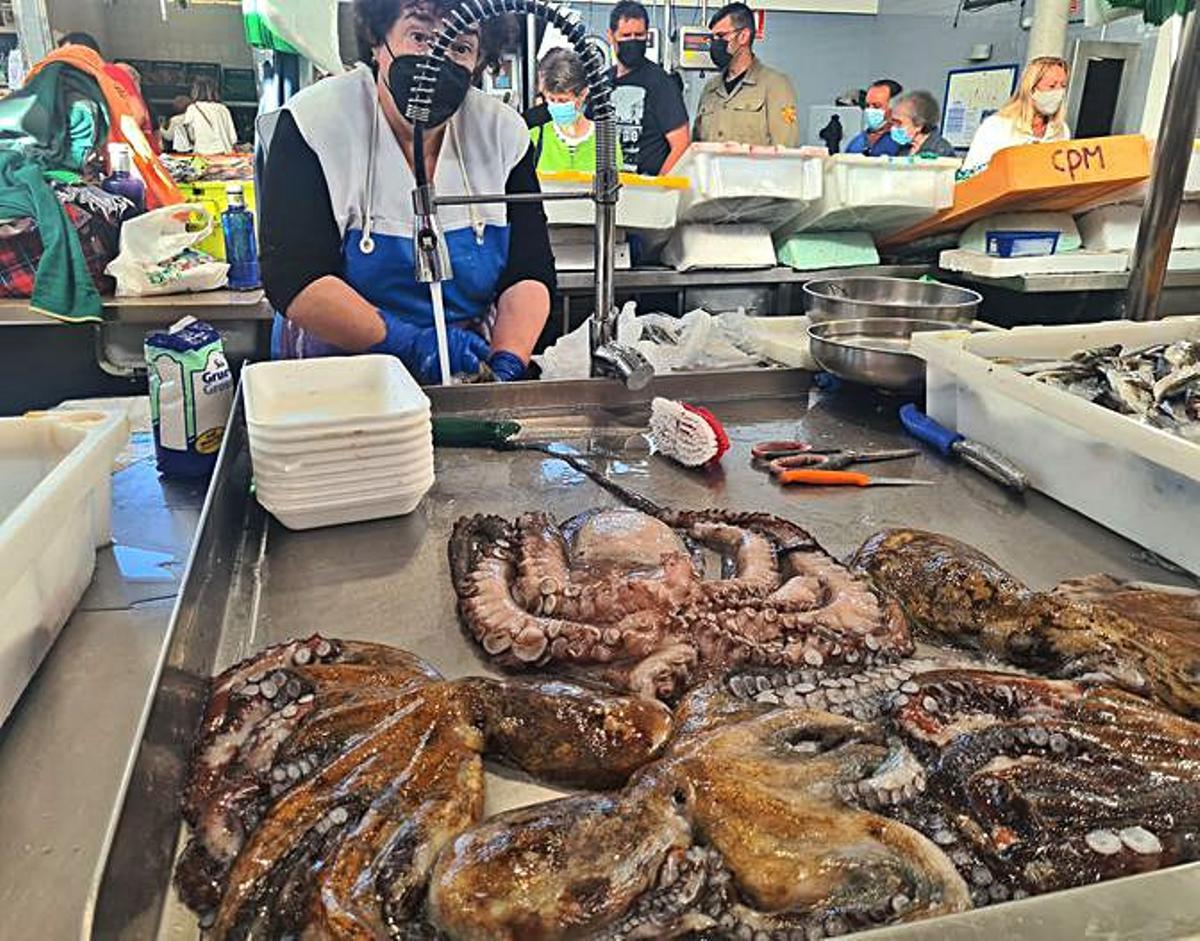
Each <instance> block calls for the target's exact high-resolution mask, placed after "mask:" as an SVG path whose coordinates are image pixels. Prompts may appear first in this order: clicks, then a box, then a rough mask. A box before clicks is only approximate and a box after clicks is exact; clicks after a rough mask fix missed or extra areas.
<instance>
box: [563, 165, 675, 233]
mask: <svg viewBox="0 0 1200 941" xmlns="http://www.w3.org/2000/svg"><path fill="white" fill-rule="evenodd" d="M541 186H542V192H543V193H590V192H591V186H590V185H589V184H587V183H583V182H563V181H561V180H555V179H546V178H542V180H541ZM682 192H683V190H682V189H680V188H679V187H677V186H665V185H656V184H655V183H654V182H653V181H652V180H651V179H647V180H646V181H645V182H643V181H642V180H640V179H639V180H638V181H637V182H636V183H635V182H629V181H623V182H622V184H621V192H620V195H619V196H618V197H617V225H618V226H620V227H621V228H625V229H643V230H649V231H661V230H666V229H673V228H675V217H676V213H677V212H678V211H679V196H680V194H681V193H682ZM542 205H543V206H544V207H545V209H546V221H547V222H548V223H550V225H552V226H565V225H577V226H594V225H595V222H596V205H595V203H593V202H592V201H591V200H590V199H573V200H570V201H569V202H557V201H554V200H551V201H548V202H545V203H543V204H542Z"/></svg>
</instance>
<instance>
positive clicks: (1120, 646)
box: [852, 530, 1200, 717]
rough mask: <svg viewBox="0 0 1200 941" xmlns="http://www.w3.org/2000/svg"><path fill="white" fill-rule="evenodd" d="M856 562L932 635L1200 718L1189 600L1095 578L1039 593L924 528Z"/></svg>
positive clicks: (1196, 633)
mask: <svg viewBox="0 0 1200 941" xmlns="http://www.w3.org/2000/svg"><path fill="white" fill-rule="evenodd" d="M852 565H853V567H854V568H855V569H856V570H857V571H858V572H860V573H862V574H864V575H866V576H869V577H870V579H871V581H872V582H873V583H874V584H875V586H876V587H877V588H878V589H879V590H880V591H882V592H884V593H885V594H886V595H888V596H889V597H891V598H893V599H894V600H895V601H897V602H898V603H899V604H900V606H901V607H902V608H903V609H904V612H905V613H906V614H907V615H908V618H909V620H910V621H911V622H912V623H913V625H914V626H916V627H917V628H918V629H920V630H921V631H922V632H923V633H925V634H926V635H927V636H929V637H931V638H933V639H936V640H939V641H943V642H948V643H951V644H954V645H958V646H963V647H970V648H974V649H977V650H980V651H983V652H985V653H989V654H992V655H994V656H997V657H1000V658H1001V659H1003V660H1006V661H1008V662H1010V663H1013V664H1016V665H1018V666H1023V667H1028V668H1031V669H1034V670H1037V671H1038V672H1040V673H1045V674H1047V675H1050V676H1053V677H1057V678H1062V679H1091V680H1094V681H1097V682H1101V683H1107V684H1109V685H1114V686H1120V687H1122V688H1124V689H1126V690H1128V691H1130V692H1133V693H1137V694H1138V695H1142V696H1148V697H1152V698H1154V699H1156V700H1158V701H1159V702H1161V703H1163V704H1165V705H1166V706H1168V707H1169V708H1171V709H1174V710H1175V711H1177V712H1179V713H1181V714H1182V715H1188V716H1193V717H1200V682H1197V677H1198V676H1200V611H1197V610H1195V608H1196V605H1195V604H1194V601H1193V599H1191V598H1190V596H1186V595H1184V596H1181V595H1179V594H1178V593H1170V592H1164V591H1161V590H1159V591H1154V590H1150V591H1145V592H1144V594H1143V596H1142V598H1140V599H1139V598H1138V593H1137V590H1136V589H1135V590H1132V591H1123V590H1121V588H1120V583H1109V584H1107V585H1105V584H1104V583H1103V582H1098V581H1096V580H1093V581H1091V582H1085V583H1083V587H1081V585H1080V584H1079V583H1075V584H1074V587H1073V588H1072V587H1071V586H1070V585H1068V586H1067V587H1066V588H1064V589H1063V590H1061V591H1057V592H1039V591H1034V590H1032V589H1030V588H1029V587H1027V586H1026V585H1024V584H1022V583H1021V582H1020V581H1018V580H1017V579H1016V578H1014V577H1013V576H1012V575H1011V574H1009V573H1008V572H1006V571H1005V570H1004V569H1003V568H1001V567H1000V566H999V565H998V564H997V563H996V562H994V561H992V560H991V559H989V558H988V557H987V556H985V555H983V554H982V553H981V552H979V551H978V550H976V549H973V548H971V547H970V546H967V545H965V544H963V543H961V542H958V541H957V540H954V539H951V538H949V537H947V536H940V535H937V534H934V533H926V532H920V531H917V530H888V531H885V532H881V533H877V534H876V535H874V536H872V537H871V538H870V539H868V540H867V541H866V542H865V543H864V544H863V546H862V547H861V548H860V549H859V550H858V552H857V553H856V554H855V556H854V558H853V560H852ZM1114 585H1115V586H1116V587H1114ZM1081 598H1083V599H1087V600H1079V599H1081ZM1189 605H1190V607H1189ZM1164 611H1173V616H1171V617H1167V618H1163V616H1162V615H1163V612H1164ZM1160 623H1162V624H1163V625H1164V628H1163V629H1159V625H1160Z"/></svg>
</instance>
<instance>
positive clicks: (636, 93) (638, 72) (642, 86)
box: [612, 62, 688, 176]
mask: <svg viewBox="0 0 1200 941" xmlns="http://www.w3.org/2000/svg"><path fill="white" fill-rule="evenodd" d="M612 79H613V86H614V87H613V106H614V107H615V109H616V113H617V134H618V135H619V139H620V141H621V152H622V153H623V154H624V155H625V166H626V167H629V168H636V169H637V172H638V173H641V174H644V175H646V176H657V175H658V174H659V173H660V172H661V171H662V166H663V164H664V163H665V162H666V160H667V155H668V154H669V153H670V152H671V145H670V144H668V143H667V134H668V133H669V132H671V131H673V130H675V129H676V128H678V127H683V126H685V125H686V124H687V123H688V113H687V107H686V106H685V105H684V103H683V93H682V92H681V91H680V89H679V86H678V85H677V84H676V83H675V81H674V79H672V78H671V76H669V75H668V74H667V73H666V72H664V71H663V69H662V67H661V66H658V65H655V64H654V63H653V62H646V63H645V64H643V65H641V66H639V67H638V68H636V69H634V70H633V71H632V72H630V73H629V74H628V75H626V76H623V77H618V76H617V74H616V70H613V73H612Z"/></svg>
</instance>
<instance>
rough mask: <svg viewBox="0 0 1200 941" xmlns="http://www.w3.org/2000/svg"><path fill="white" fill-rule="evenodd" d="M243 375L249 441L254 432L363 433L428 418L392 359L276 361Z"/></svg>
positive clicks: (420, 397) (422, 400) (419, 395)
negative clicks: (356, 430) (349, 429)
mask: <svg viewBox="0 0 1200 941" xmlns="http://www.w3.org/2000/svg"><path fill="white" fill-rule="evenodd" d="M244 376H245V378H244V379H243V385H244V386H245V398H246V424H247V426H248V427H249V430H250V437H251V439H253V438H254V433H255V432H256V431H258V430H266V431H278V432H294V431H305V432H310V431H329V430H340V429H345V428H347V427H352V428H366V427H373V426H375V425H387V424H388V423H394V422H396V421H398V420H401V419H406V418H414V417H418V416H422V415H428V414H429V408H430V405H429V399H428V397H427V396H426V395H425V393H424V392H422V391H421V387H420V386H419V385H418V384H417V381H416V380H415V379H413V377H412V376H411V375H410V374H409V372H408V370H407V369H405V368H404V364H403V363H401V362H400V360H398V359H396V357H394V356H385V355H382V354H374V355H367V356H330V357H324V358H320V359H294V360H277V361H275V362H269V363H255V364H253V365H252V366H247V367H246V369H245V371H244Z"/></svg>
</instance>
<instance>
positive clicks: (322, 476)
mask: <svg viewBox="0 0 1200 941" xmlns="http://www.w3.org/2000/svg"><path fill="white" fill-rule="evenodd" d="M251 458H252V460H253V462H254V474H255V476H256V477H265V478H268V479H276V480H278V479H280V478H286V479H288V480H326V479H329V480H336V479H338V478H346V477H362V476H363V475H369V476H374V475H377V474H382V473H393V474H394V473H406V472H407V471H409V470H410V469H412V468H416V467H432V466H433V447H432V446H430V447H427V448H421V449H416V450H412V451H402V452H400V453H398V454H393V455H385V456H384V457H373V458H357V457H347V458H345V459H344V460H340V461H325V462H322V463H319V464H307V465H306V464H303V463H298V462H296V461H294V460H291V459H288V458H285V459H283V460H279V459H276V458H270V457H267V456H265V455H262V454H260V455H259V456H258V457H254V455H251Z"/></svg>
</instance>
